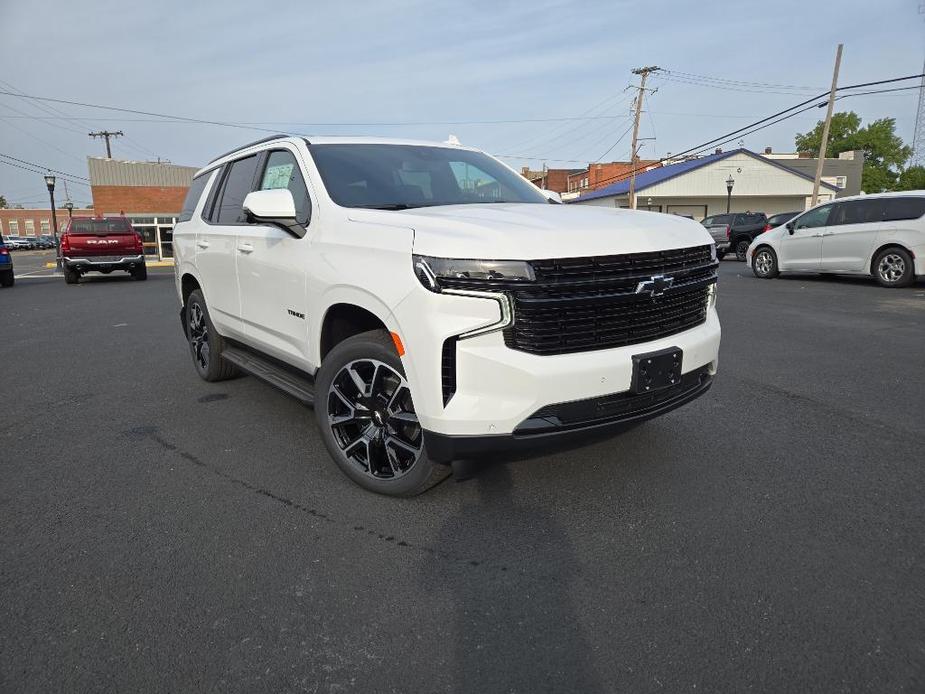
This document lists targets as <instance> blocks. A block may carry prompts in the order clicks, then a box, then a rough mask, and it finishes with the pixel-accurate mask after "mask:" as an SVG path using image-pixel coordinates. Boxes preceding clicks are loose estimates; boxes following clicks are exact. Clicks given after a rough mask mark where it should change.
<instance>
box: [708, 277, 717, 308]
mask: <svg viewBox="0 0 925 694" xmlns="http://www.w3.org/2000/svg"><path fill="white" fill-rule="evenodd" d="M715 307H716V282H714V283H713V284H710V285H707V310H708V311H709V310H710V309H711V308H715Z"/></svg>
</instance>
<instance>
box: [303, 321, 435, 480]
mask: <svg viewBox="0 0 925 694" xmlns="http://www.w3.org/2000/svg"><path fill="white" fill-rule="evenodd" d="M315 393H316V400H315V420H316V421H317V423H318V429H319V430H320V432H321V437H322V439H323V440H324V443H325V446H327V449H328V452H329V453H330V454H331V457H332V458H334V462H336V463H337V466H338V467H339V468H340V469H341V471H342V472H343V473H344V474H345V475H347V477H349V478H350V479H352V480H353V481H354V482H356V483H357V484H358V485H360V486H361V487H363V488H364V489H368V490H369V491H372V492H376V493H378V494H387V495H389V496H415V495H417V494H420V493H422V492H424V491H426V490H427V489H429V488H431V487H432V486H434V485H435V484H437V483H438V482H440V481H441V480H442V479H444V478H445V477H447V476H448V475H449V474H450V468H449V467H448V466H445V465H439V464H437V463H434V462H433V461H431V460H430V459H429V458H428V457H427V451H426V450H425V448H424V432H423V431H422V429H421V425H420V423H419V422H418V418H417V414H416V413H415V410H414V403H413V402H412V400H411V391H410V389H409V387H408V382H407V380H406V378H405V370H404V368H403V366H402V363H401V359H400V358H399V356H398V354H397V353H396V351H395V345H394V343H393V342H392V339H391V336H390V335H389V334H388V333H387V332H386V331H384V330H371V331H369V332H365V333H361V334H359V335H354V336H353V337H350V338H348V339H346V340H344V341H343V342H341V343H340V344H338V345H337V346H336V347H334V349H332V350H331V351H330V353H328V355H327V356H325V358H324V361H323V362H322V364H321V368H320V369H319V370H318V375H317V377H316V379H315Z"/></svg>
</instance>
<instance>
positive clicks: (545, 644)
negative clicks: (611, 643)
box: [422, 462, 604, 693]
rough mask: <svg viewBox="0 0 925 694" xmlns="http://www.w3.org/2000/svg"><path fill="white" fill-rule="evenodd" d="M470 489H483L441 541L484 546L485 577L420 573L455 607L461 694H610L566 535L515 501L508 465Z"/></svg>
mask: <svg viewBox="0 0 925 694" xmlns="http://www.w3.org/2000/svg"><path fill="white" fill-rule="evenodd" d="M468 484H475V485H477V489H478V497H477V499H475V500H474V501H470V502H467V503H466V504H465V505H464V506H463V507H462V508H461V509H460V510H459V512H458V513H457V514H456V515H455V516H453V517H450V518H448V519H447V520H446V522H445V523H444V525H443V527H442V528H441V529H440V531H439V532H438V534H437V536H436V537H435V540H434V542H435V546H437V547H446V548H450V547H453V546H454V545H456V544H457V543H458V541H459V538H460V536H461V535H463V534H465V535H467V536H470V537H479V538H483V545H482V547H483V550H484V555H483V556H484V557H485V570H484V571H476V572H472V570H471V567H466V568H468V569H469V570H465V569H464V570H460V567H458V565H454V564H453V563H452V562H442V561H434V560H433V559H430V560H429V562H428V565H427V566H425V567H424V571H423V572H422V573H423V574H424V575H425V576H428V577H430V579H431V580H432V581H434V585H432V586H430V587H429V589H431V590H434V591H435V592H437V593H440V594H443V595H446V596H447V597H448V600H449V602H450V605H451V610H452V614H453V620H454V625H453V633H454V634H455V643H454V651H455V656H454V661H455V666H456V667H455V673H454V676H453V683H454V687H455V691H458V692H534V691H573V692H583V693H593V692H602V691H604V689H603V688H602V686H601V684H600V682H599V681H598V677H597V673H596V672H595V669H594V650H593V649H592V648H591V644H590V643H589V642H588V640H587V639H586V638H585V635H584V633H583V629H582V626H581V624H580V623H579V621H578V619H577V616H576V611H575V608H574V605H573V598H572V596H571V585H572V583H573V582H574V579H575V577H576V575H577V574H578V572H579V571H580V567H579V565H578V560H577V557H576V556H575V552H574V549H573V547H572V544H571V542H570V540H569V537H568V534H567V533H566V532H565V529H564V528H563V526H562V525H561V524H560V523H559V522H558V521H557V520H556V519H555V518H554V517H553V515H552V514H550V513H548V512H547V511H546V510H545V509H543V508H540V507H536V506H530V505H525V504H523V503H522V502H520V501H518V500H516V499H515V498H514V497H513V495H512V482H511V472H510V467H509V466H508V465H506V464H500V463H497V462H494V463H485V464H482V465H480V466H479V469H478V470H476V471H474V479H473V481H472V482H469V483H468ZM499 517H500V518H503V519H504V522H503V523H502V524H500V525H499V524H498V523H497V519H498V518H499ZM489 566H490V567H492V568H489Z"/></svg>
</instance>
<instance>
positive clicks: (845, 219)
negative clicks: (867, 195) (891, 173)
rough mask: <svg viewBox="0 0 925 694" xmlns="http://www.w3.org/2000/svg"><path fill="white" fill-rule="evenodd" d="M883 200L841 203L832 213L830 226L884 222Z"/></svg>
mask: <svg viewBox="0 0 925 694" xmlns="http://www.w3.org/2000/svg"><path fill="white" fill-rule="evenodd" d="M883 202H884V201H883V200H881V199H876V198H875V199H873V200H848V201H846V202H840V203H838V204H837V205H836V206H835V209H834V210H833V211H832V217H831V219H829V226H840V225H844V224H867V223H870V222H882V221H883V212H884V205H883Z"/></svg>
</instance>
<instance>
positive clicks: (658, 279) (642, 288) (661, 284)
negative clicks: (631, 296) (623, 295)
mask: <svg viewBox="0 0 925 694" xmlns="http://www.w3.org/2000/svg"><path fill="white" fill-rule="evenodd" d="M672 284H674V277H666V276H665V275H652V277H651V278H649V279H647V280H643V281H642V282H640V283H639V284H637V285H636V293H637V294H648V295H649V296H653V297H655V296H661V295H662V294H664V293H665V292H666V291H667V290H668V289H669V288H670V287H671V285H672Z"/></svg>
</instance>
